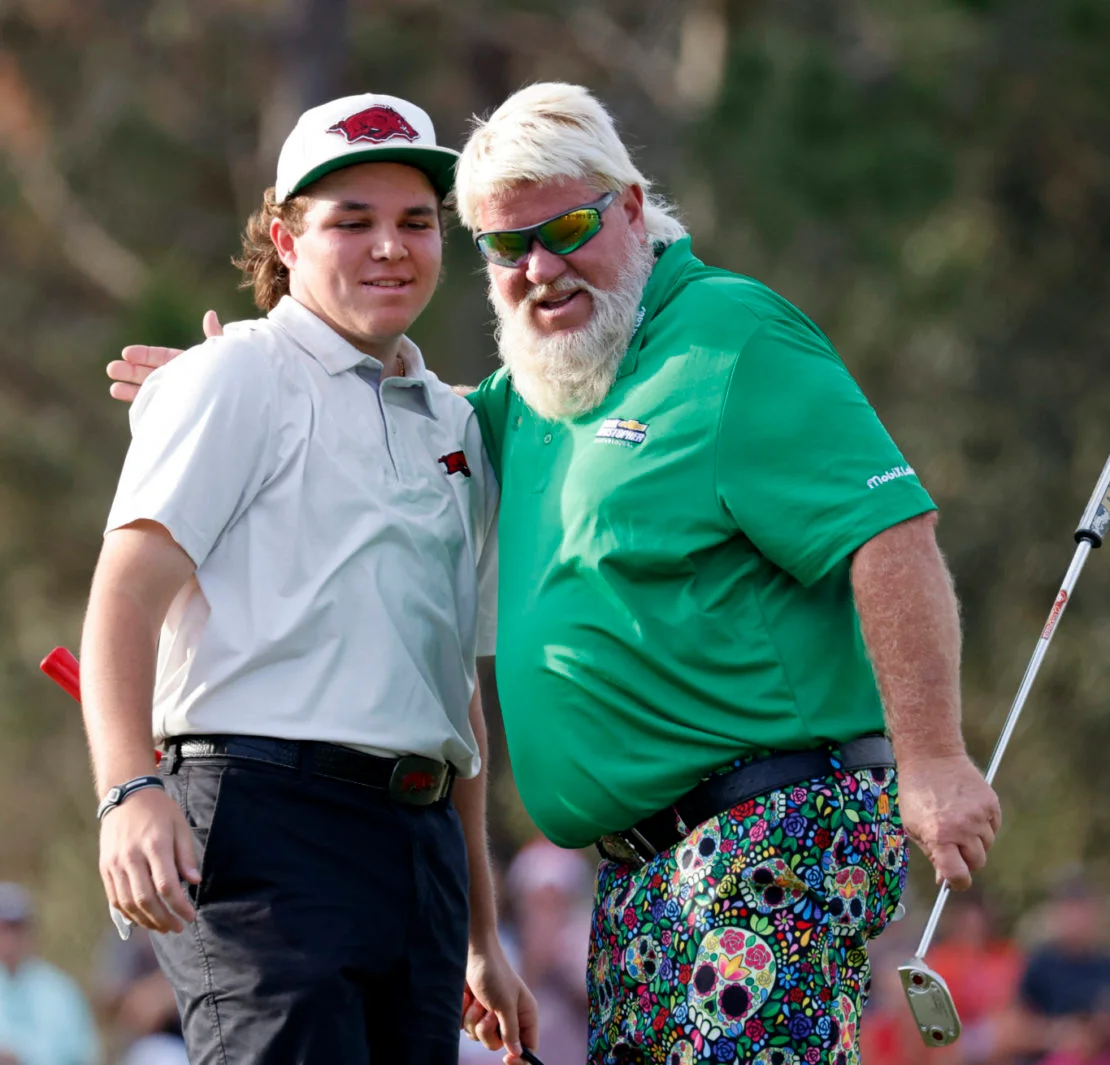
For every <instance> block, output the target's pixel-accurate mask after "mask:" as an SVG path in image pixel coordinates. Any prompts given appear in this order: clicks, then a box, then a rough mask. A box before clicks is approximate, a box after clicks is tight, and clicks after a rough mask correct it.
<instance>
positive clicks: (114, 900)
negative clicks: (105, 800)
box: [100, 788, 200, 932]
mask: <svg viewBox="0 0 1110 1065" xmlns="http://www.w3.org/2000/svg"><path fill="white" fill-rule="evenodd" d="M100 878H101V880H103V882H104V891H105V894H107V896H108V902H109V903H110V904H111V905H112V906H114V907H115V908H116V909H117V910H119V911H120V912H121V913H122V914H123V915H124V916H125V917H127V918H128V919H129V920H131V921H133V922H134V923H135V924H139V925H142V926H143V927H144V928H149V929H150V930H151V931H153V932H180V931H181V930H182V929H183V928H184V927H185V922H186V921H192V920H194V919H195V918H196V915H197V914H196V910H194V909H193V905H192V903H191V902H190V901H189V898H188V896H187V895H186V894H185V891H184V889H183V888H182V886H181V881H182V880H187V881H189V883H191V884H198V883H200V871H199V870H198V869H197V859H196V852H195V850H194V848H193V835H192V832H191V831H190V829H189V824H188V822H187V821H186V820H185V815H184V814H183V813H182V812H181V807H179V806H178V805H177V803H176V802H174V801H173V799H171V798H170V797H169V795H167V794H166V793H165V792H164V791H162V789H161V788H144V789H143V790H142V791H137V792H135V793H134V794H133V795H130V796H128V798H127V799H126V800H125V801H124V802H123V803H121V804H120V805H119V806H117V807H116V808H115V809H114V810H109V811H108V813H106V814H105V815H104V820H103V821H102V822H101V824H100Z"/></svg>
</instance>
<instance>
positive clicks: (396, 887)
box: [154, 759, 467, 1065]
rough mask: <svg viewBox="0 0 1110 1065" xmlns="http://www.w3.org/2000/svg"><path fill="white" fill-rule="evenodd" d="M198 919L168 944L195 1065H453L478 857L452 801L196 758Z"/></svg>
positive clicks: (173, 785)
mask: <svg viewBox="0 0 1110 1065" xmlns="http://www.w3.org/2000/svg"><path fill="white" fill-rule="evenodd" d="M165 774H166V775H165V780H166V786H167V790H168V791H169V792H170V794H171V795H173V796H174V798H175V799H176V800H177V801H178V803H179V804H180V805H181V807H182V809H183V810H184V811H185V815H186V817H187V819H188V821H189V823H190V825H192V827H193V832H194V838H195V840H196V844H197V848H198V858H200V860H201V866H200V869H201V882H200V884H199V886H197V887H196V888H193V889H192V891H191V894H192V896H193V900H194V902H195V904H196V907H197V912H198V917H197V920H196V922H195V923H194V924H192V925H191V926H188V927H187V928H186V929H185V931H184V932H182V933H180V934H177V935H158V936H155V937H154V938H155V950H156V952H157V954H158V959H159V961H160V963H161V965H162V968H163V970H164V971H165V973H166V975H167V977H168V978H169V980H170V982H171V983H172V984H173V986H174V989H175V991H176V993H177V1003H178V1007H179V1009H180V1010H181V1016H182V1024H183V1029H184V1034H185V1041H186V1044H187V1046H188V1049H189V1061H190V1063H191V1065H379V1063H381V1065H385V1063H389V1065H396V1063H398V1062H406V1063H407V1065H449V1063H450V1065H454V1063H455V1062H457V1060H458V1045H459V1021H460V1014H461V1008H462V991H463V982H464V978H465V969H466V949H467V869H466V848H465V843H464V840H463V836H462V831H461V827H460V824H459V819H458V815H457V814H456V812H455V810H454V808H453V807H452V806H451V805H450V804H449V803H438V804H436V805H435V806H430V807H415V806H405V805H401V804H399V803H395V802H393V801H392V800H390V799H389V798H388V797H387V796H385V795H384V794H382V793H380V792H375V791H371V790H369V789H367V788H363V787H360V786H359V785H357V784H347V783H342V782H338V781H330V780H325V779H322V778H319V777H313V776H311V775H310V774H309V773H308V772H307V770H294V769H284V768H281V767H277V766H269V765H265V764H257V763H250V762H244V761H242V760H227V759H224V760H222V761H220V760H211V761H208V760H206V761H205V762H203V763H201V762H190V761H186V762H185V763H184V764H182V765H180V766H179V767H178V768H177V769H176V771H170V769H169V768H167V770H165Z"/></svg>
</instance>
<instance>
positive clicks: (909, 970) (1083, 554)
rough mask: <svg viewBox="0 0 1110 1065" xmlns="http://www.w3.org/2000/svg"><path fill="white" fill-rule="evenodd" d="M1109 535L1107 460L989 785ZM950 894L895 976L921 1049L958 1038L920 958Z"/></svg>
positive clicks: (937, 984) (952, 1012)
mask: <svg viewBox="0 0 1110 1065" xmlns="http://www.w3.org/2000/svg"><path fill="white" fill-rule="evenodd" d="M1108 529H1110V459H1107V460H1106V465H1105V466H1103V467H1102V474H1101V476H1100V477H1099V480H1098V485H1097V486H1096V487H1095V491H1094V494H1093V495H1092V496H1091V500H1090V502H1089V503H1088V504H1087V509H1086V510H1084V511H1083V517H1082V518H1080V519H1079V528H1077V529H1076V530H1075V539H1076V543H1077V544H1078V546H1077V547H1076V549H1075V555H1074V556H1073V557H1072V560H1071V565H1069V566H1068V571H1067V573H1066V574H1065V575H1064V583H1063V584H1062V585H1061V586H1060V590H1059V592H1057V593H1056V601H1055V602H1054V603H1053V604H1052V610H1051V611H1050V612H1049V615H1048V621H1047V622H1045V626H1044V628H1043V629H1042V630H1041V635H1040V638H1039V639H1038V640H1037V646H1036V648H1035V649H1034V651H1033V657H1032V658H1031V659H1030V660H1029V665H1028V666H1027V667H1026V669H1025V676H1023V677H1022V679H1021V685H1020V687H1019V688H1018V692H1017V695H1016V696H1015V698H1014V702H1013V705H1012V706H1011V707H1010V713H1009V714H1008V715H1007V717H1006V723H1005V724H1004V725H1003V726H1002V734H1001V735H1000V736H999V737H998V742H997V743H996V744H995V747H994V754H992V755H991V760H990V765H989V766H988V767H987V772H986V773H985V774H984V775H985V777H986V781H987V783H988V784H993V783H994V776H995V773H997V772H998V763H999V762H1001V761H1002V755H1003V754H1005V753H1006V746H1007V745H1008V744H1009V742H1010V737H1011V736H1012V735H1013V732H1014V728H1015V727H1016V725H1017V722H1018V718H1019V717H1020V716H1021V711H1022V708H1023V707H1024V706H1025V700H1026V698H1027V697H1028V695H1029V690H1030V689H1031V688H1032V687H1033V681H1034V680H1035V679H1036V677H1037V671H1038V670H1039V669H1040V668H1041V662H1042V661H1043V659H1044V656H1045V652H1046V651H1047V650H1048V645H1049V644H1050V643H1051V642H1052V636H1053V634H1054V633H1055V632H1056V625H1057V623H1058V622H1059V620H1060V618H1061V616H1062V615H1063V613H1064V610H1065V608H1066V607H1067V605H1068V603H1069V602H1070V601H1071V594H1072V589H1073V588H1074V587H1075V582H1076V581H1077V580H1078V579H1079V574H1080V573H1081V572H1082V571H1083V565H1084V563H1085V562H1086V561H1087V556H1088V555H1089V554H1090V553H1091V549H1092V548H1096V547H1101V546H1102V541H1103V538H1104V537H1105V536H1106V534H1107V530H1108ZM950 891H951V888H950V887H949V886H948V882H947V881H945V882H944V883H943V884H941V886H940V891H939V892H938V893H937V901H936V902H935V903H934V904H933V912H932V913H931V914H930V915H929V920H928V923H927V924H926V925H925V932H924V934H923V935H922V937H921V942H920V943H919V944H918V947H917V952H916V953H915V954H914V956H913V957H912V958H910V960H909V961H908V962H906V963H905V964H904V965H900V966H898V975H899V976H900V977H901V978H902V987H903V988H904V989H905V992H906V1001H907V1002H908V1003H909V1005H910V1012H911V1013H912V1014H913V1019H914V1021H916V1023H917V1028H918V1031H919V1032H920V1033H921V1038H922V1039H923V1040H924V1041H925V1045H926V1046H930V1047H944V1046H948V1045H949V1044H950V1043H954V1042H955V1041H956V1040H957V1039H958V1038H959V1036H960V1015H959V1014H958V1013H957V1012H956V1004H955V1003H954V1002H953V1001H952V993H951V992H950V991H949V990H948V985H947V984H946V983H945V982H944V978H943V977H942V976H941V975H940V973H938V972H936V971H935V970H934V969H930V968H929V966H928V965H926V964H925V953H926V951H928V949H929V945H930V944H931V943H932V941H933V935H934V934H935V933H936V930H937V924H938V923H939V922H940V915H941V913H942V912H943V911H944V905H945V903H946V902H947V901H948V895H949V893H950Z"/></svg>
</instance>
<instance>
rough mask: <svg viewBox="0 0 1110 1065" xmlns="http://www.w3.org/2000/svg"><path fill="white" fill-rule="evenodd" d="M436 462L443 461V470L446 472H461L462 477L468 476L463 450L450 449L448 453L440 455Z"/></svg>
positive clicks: (468, 469) (468, 470)
mask: <svg viewBox="0 0 1110 1065" xmlns="http://www.w3.org/2000/svg"><path fill="white" fill-rule="evenodd" d="M436 462H442V463H443V472H444V473H446V474H452V473H461V474H462V475H463V476H464V477H469V476H470V467H469V466H468V465H467V464H466V452H465V451H452V452H451V453H450V454H449V455H440V456H439V458H438V459H436Z"/></svg>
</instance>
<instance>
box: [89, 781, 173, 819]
mask: <svg viewBox="0 0 1110 1065" xmlns="http://www.w3.org/2000/svg"><path fill="white" fill-rule="evenodd" d="M144 788H161V789H162V790H163V791H165V790H166V785H165V783H164V782H163V780H162V778H161V777H157V776H153V775H151V776H144V777H133V778H132V779H131V780H125V781H124V782H123V783H122V784H116V785H115V786H114V787H111V788H109V789H108V791H107V794H105V796H104V798H103V799H101V801H100V805H99V806H98V807H97V808H96V819H97V820H98V821H102V820H103V819H104V815H105V814H106V813H108V812H109V811H111V810H114V809H115V808H116V807H117V806H119V805H120V803H122V802H123V800H124V799H126V798H127V797H128V796H129V795H134V794H135V792H137V791H142V790H143V789H144Z"/></svg>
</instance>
